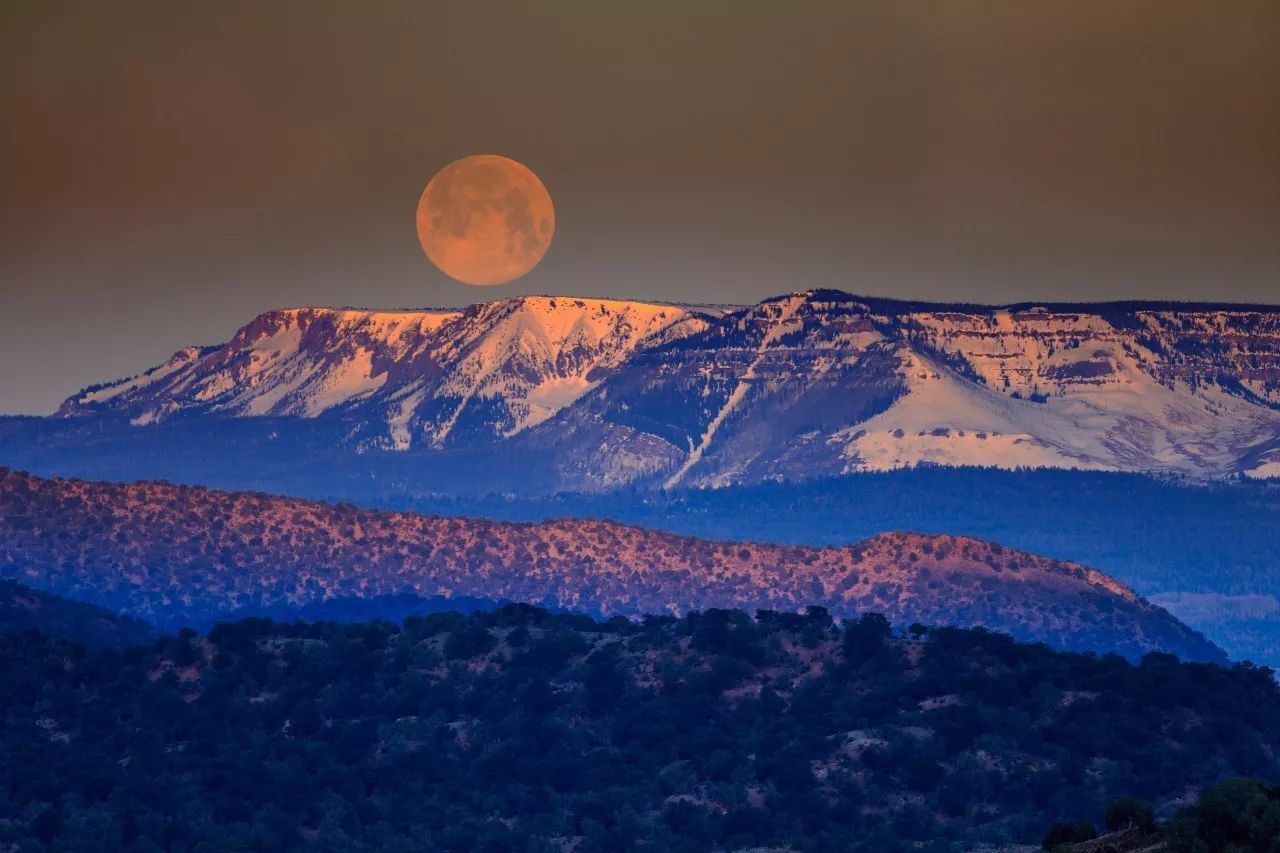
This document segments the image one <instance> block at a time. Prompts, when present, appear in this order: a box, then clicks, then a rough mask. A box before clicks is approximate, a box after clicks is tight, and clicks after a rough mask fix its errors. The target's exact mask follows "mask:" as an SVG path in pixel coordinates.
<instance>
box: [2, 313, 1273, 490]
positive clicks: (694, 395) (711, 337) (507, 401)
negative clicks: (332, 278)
mask: <svg viewBox="0 0 1280 853" xmlns="http://www.w3.org/2000/svg"><path fill="white" fill-rule="evenodd" d="M38 421H39V422H33V421H31V420H27V421H21V422H14V421H10V422H8V424H7V425H6V427H5V429H4V430H3V432H4V433H5V434H6V435H7V436H9V437H10V440H9V442H8V446H7V447H6V448H5V453H6V455H7V456H6V458H4V459H3V460H0V461H4V462H6V463H7V464H15V465H23V466H25V467H39V466H38V464H37V462H38V460H36V459H35V457H34V456H33V455H32V453H31V452H11V450H10V448H11V447H13V446H15V445H17V446H21V447H28V446H35V445H42V446H46V447H53V448H55V449H56V451H57V452H58V453H59V454H61V456H60V457H59V458H61V459H63V460H65V461H68V463H69V464H68V465H67V466H65V467H66V468H67V470H77V472H78V471H79V470H85V471H88V472H89V473H93V471H92V470H91V469H92V467H93V465H95V464H96V463H97V457H98V456H102V455H106V456H112V457H113V458H115V459H117V460H121V466H122V468H123V469H126V470H133V471H134V472H135V474H136V475H141V474H140V473H139V472H143V473H146V474H148V475H151V474H152V473H154V472H152V471H150V470H149V469H146V468H145V461H146V460H145V456H146V455H147V454H146V453H145V451H143V450H141V449H138V448H146V447H149V446H150V447H155V446H160V445H163V446H164V447H165V448H166V453H165V456H166V459H167V461H166V463H165V464H166V465H167V466H168V467H169V469H172V471H173V473H174V474H175V475H176V476H177V477H178V478H186V477H185V474H184V467H183V466H184V464H186V462H184V460H188V461H189V460H190V459H191V458H192V457H193V455H194V454H196V453H197V452H199V453H208V452H211V451H210V448H211V447H213V446H215V445H217V446H222V445H225V446H226V448H227V449H226V454H228V455H230V454H246V453H248V454H251V455H252V454H257V456H255V457H254V458H255V460H257V461H255V463H254V464H255V465H266V466H267V468H271V467H272V466H274V467H275V468H276V469H279V470H284V469H285V468H286V467H287V466H288V464H289V463H290V460H291V459H292V457H293V456H295V455H296V453H297V452H298V450H299V448H300V447H309V446H311V445H314V446H315V447H317V448H321V449H322V452H324V453H326V454H330V455H333V456H334V458H335V459H337V460H339V461H338V463H337V464H340V465H341V464H348V465H350V464H353V463H351V459H352V458H353V457H357V456H358V457H360V459H361V466H360V467H366V468H369V469H370V470H372V469H373V468H375V467H376V464H379V463H375V462H373V461H371V460H375V459H376V460H381V462H380V464H383V465H384V466H386V468H387V469H388V470H390V471H397V470H398V471H409V470H415V471H417V472H418V474H417V476H418V478H419V479H429V480H434V481H437V482H438V483H439V488H440V489H441V490H442V491H454V492H457V491H460V490H465V489H468V488H471V489H479V490H496V491H509V492H527V493H553V492H556V491H566V490H570V491H601V490H608V489H611V488H617V487H640V488H659V487H661V488H667V489H673V488H681V487H706V486H711V487H719V486H729V485H741V484H752V483H759V482H768V481H782V480H787V481H797V480H805V479H812V478H820V477H829V476H833V475H840V474H847V473H854V472H862V471H881V470H890V469H895V468H903V467H912V466H920V465H941V466H975V465H976V466H994V467H1000V468H1019V467H1052V468H1070V469H1088V470H1101V471H1129V472H1141V473H1153V474H1171V475H1179V476H1186V477H1193V478H1202V479H1215V478H1230V477H1237V476H1249V477H1259V478H1262V477H1269V476H1275V475H1280V308H1275V307H1266V306H1231V305H1217V306H1215V305H1184V304H1165V303H1111V304H1096V305H1054V304H1046V305H1032V304H1022V305H1010V306H994V307H993V306H969V305H937V304H927V303H911V302H899V301H893V300H885V299H875V298H867V297H860V296H853V295H850V294H847V293H843V292H839V291H830V290H823V291H806V292H800V293H792V294H788V295H784V296H780V297H776V298H773V299H768V300H765V301H764V302H761V303H760V304H758V305H752V306H745V307H735V306H711V307H708V306H684V305H671V304H652V303H643V302H629V301H618V300H602V299H585V298H566V297H541V296H538V297H534V296H526V297H515V298H511V299H503V300H498V301H494V302H487V303H480V304H477V305H472V306H470V307H468V308H466V309H465V310H460V311H446V310H426V311H400V312H380V311H364V310H349V309H342V310H338V309H326V308H300V309H290V310H282V311H272V312H269V313H267V314H264V315H262V316H260V317H258V318H256V319H254V320H253V321H252V322H251V323H249V324H248V325H246V326H245V327H243V328H242V329H240V330H239V331H238V332H237V333H236V334H235V335H234V336H233V337H232V339H231V340H230V341H229V342H227V343H226V344H222V345H219V346H213V347H204V348H198V347H190V348H186V349H183V350H180V351H179V352H178V353H176V354H175V355H174V356H173V357H171V358H170V359H169V360H167V361H166V362H164V363H163V364H160V365H158V366H156V367H153V368H151V369H150V370H147V371H145V372H144V373H142V374H140V375H138V376H135V377H132V378H128V379H123V380H117V381H113V382H109V383H106V384H103V385H99V386H95V387H91V388H88V389H85V390H84V391H81V392H79V393H77V394H75V395H73V396H72V397H70V398H69V399H68V400H67V401H66V402H65V403H64V404H63V405H62V406H61V407H60V408H59V410H58V412H57V414H56V415H55V416H54V417H53V418H51V419H38ZM15 431H17V432H18V433H20V434H21V439H20V440H19V439H15V438H13V437H12V436H14V434H15ZM211 431H212V432H213V433H214V434H215V436H214V440H213V443H212V444H211V443H210V442H209V441H207V440H205V438H204V437H205V436H208V435H209V433H210V432H211ZM86 432H87V433H91V434H94V435H97V436H99V437H103V436H109V440H106V439H104V440H103V441H101V442H98V443H97V444H95V443H94V442H93V441H92V440H90V441H86V440H85V434H86ZM191 435H200V436H202V438H201V439H198V440H197V439H190V438H189V436H191ZM33 436H38V437H39V440H34V439H33ZM228 436H234V438H229V437H228ZM184 440H190V441H192V442H193V443H194V444H195V445H196V446H197V449H195V450H193V449H192V448H190V447H188V448H185V449H184V447H183V446H182V442H183V441H184ZM131 442H134V444H131ZM0 443H3V442H2V441H0ZM220 443H221V444H220ZM135 445H136V446H135ZM131 447H132V448H134V449H129V448H131ZM95 455H96V456H95ZM498 457H501V458H502V459H503V460H504V462H503V463H502V464H495V465H489V466H487V467H486V464H485V463H486V461H487V460H493V459H495V458H498ZM512 460H520V464H519V465H512V464H510V463H511V461H512ZM77 466H78V467H77ZM415 466H417V467H416V468H415ZM165 473H167V471H166V472H165ZM281 485H287V483H283V482H282V484H281Z"/></svg>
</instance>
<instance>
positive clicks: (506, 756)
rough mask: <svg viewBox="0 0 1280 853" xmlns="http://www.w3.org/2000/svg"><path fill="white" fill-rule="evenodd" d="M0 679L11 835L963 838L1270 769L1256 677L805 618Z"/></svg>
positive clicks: (12, 651)
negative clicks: (1126, 797)
mask: <svg viewBox="0 0 1280 853" xmlns="http://www.w3.org/2000/svg"><path fill="white" fill-rule="evenodd" d="M0 695H3V696H4V697H5V699H6V702H5V703H4V705H3V706H2V707H0V715H2V718H3V719H2V721H0V740H2V742H0V754H3V755H4V756H5V761H4V762H3V763H0V845H3V844H10V845H15V846H16V849H17V850H19V851H43V850H58V851H78V850H101V849H104V848H111V849H123V850H146V851H154V850H173V851H196V850H199V851H223V850H228V851H229V850H237V851H239V850H288V849H297V850H301V849H306V850H333V851H337V850H342V851H347V850H393V851H394V850H400V851H409V850H452V851H470V850H495V851H496V850H538V851H540V850H568V849H573V850H576V851H580V852H581V853H586V851H613V850H633V849H651V850H652V849H659V850H687V851H705V850H742V849H749V848H756V847H768V848H775V849H784V850H785V849H791V850H805V851H809V850H815V851H816V850H865V851H876V853H886V851H894V850H906V849H915V850H921V849H922V850H932V851H942V850H946V851H952V850H963V849H972V848H973V846H974V845H977V844H979V843H983V842H991V843H1020V844H1026V843H1030V844H1032V845H1035V844H1038V843H1039V841H1040V839H1041V838H1043V837H1044V836H1045V833H1046V831H1047V830H1048V828H1049V827H1050V826H1051V825H1052V824H1053V823H1054V822H1056V821H1059V820H1068V819H1070V820H1078V819H1080V818H1081V817H1088V816H1092V819H1094V820H1095V821H1098V820H1099V819H1100V818H1101V816H1102V811H1103V808H1104V805H1105V804H1106V803H1107V802H1108V801H1110V800H1111V799H1112V798H1113V797H1115V796H1118V795H1136V796H1141V797H1144V798H1147V799H1149V800H1151V801H1153V802H1155V803H1156V804H1157V807H1158V808H1160V809H1161V810H1164V811H1167V810H1169V809H1170V808H1172V807H1173V805H1174V804H1175V802H1176V801H1180V800H1182V798H1185V797H1187V796H1189V795H1190V794H1192V793H1193V792H1195V791H1197V790H1200V789H1202V788H1204V787H1206V786H1208V785H1209V784H1211V783H1213V782H1215V781H1217V780H1219V779H1222V778H1226V777H1229V776H1234V775H1249V776H1255V777H1259V778H1265V779H1275V778H1277V777H1278V776H1280V763H1278V760H1277V755H1278V754H1280V693H1278V691H1277V688H1276V685H1275V682H1274V681H1273V679H1272V676H1271V673H1270V672H1269V671H1267V670H1261V669H1256V668H1253V667H1248V666H1237V667H1235V668H1231V669H1228V668H1223V667H1219V666H1215V665H1209V664H1183V663H1179V662H1178V661H1176V660H1175V659H1173V658H1171V657H1169V656H1167V655H1161V654H1153V655H1149V656H1147V657H1146V658H1145V659H1144V660H1143V661H1142V662H1141V664H1139V665H1133V664H1130V663H1128V662H1126V661H1124V660H1123V659H1121V658H1119V657H1115V656H1108V657H1103V658H1098V657H1093V656H1087V655H1080V654H1068V653H1058V652H1054V651H1051V650H1050V649H1048V648H1047V647H1044V646H1041V645H1022V644H1018V643H1015V642H1014V641H1012V640H1010V639H1009V638H1007V637H1004V636H1000V635H995V634H991V633H988V632H984V631H977V630H959V629H937V630H933V631H926V630H925V629H923V628H920V627H919V626H914V627H913V628H912V629H911V630H909V631H907V632H905V635H904V636H900V637H894V636H892V635H891V634H890V631H889V626H888V625H887V623H886V622H885V621H884V620H883V619H881V618H879V617H876V616H867V617H863V618H861V619H860V620H858V621H855V622H851V623H846V624H843V625H841V624H835V623H833V622H832V620H831V618H830V617H829V616H828V615H827V614H826V613H825V612H823V611H821V610H812V611H810V612H808V613H807V614H805V615H793V614H779V613H769V612H766V613H761V614H759V615H758V616H757V617H755V618H752V617H749V616H747V615H746V614H744V613H742V612H739V611H708V612H705V613H701V614H693V615H690V616H688V617H686V618H683V619H679V620H677V619H674V618H671V617H660V618H649V619H646V620H644V621H643V622H629V621H627V620H625V619H621V618H617V619H614V620H611V621H609V622H606V623H598V622H593V621H592V620H590V619H588V618H585V617H582V616H573V615H555V614H551V613H548V612H546V611H543V610H539V609H536V608H532V607H528V606H523V605H512V606H507V607H504V608H501V609H499V610H497V611H494V612H492V613H478V614H472V615H469V616H463V615H459V614H433V615H430V616H426V617H419V618H411V619H409V620H407V621H406V622H405V624H404V625H403V627H402V628H397V627H395V626H392V625H390V624H387V623H369V624H358V625H338V624H333V623H320V624H295V625H280V624H276V623H272V622H270V621H267V620H245V621H241V622H237V623H231V624H224V625H221V626H219V627H217V628H216V629H214V630H213V631H212V632H210V634H209V635H208V636H207V637H206V636H199V635H196V634H194V633H191V632H188V633H185V634H183V635H181V636H179V637H176V638H168V639H164V640H161V641H159V642H157V643H156V644H154V645H150V646H145V647H137V648H132V649H127V650H111V649H102V650H89V649H86V648H85V647H82V646H78V645H75V644H72V643H68V642H66V641H62V640H56V639H48V638H43V637H39V636H36V635H34V634H30V633H27V634H19V635H7V636H0ZM916 842H920V846H915V844H916Z"/></svg>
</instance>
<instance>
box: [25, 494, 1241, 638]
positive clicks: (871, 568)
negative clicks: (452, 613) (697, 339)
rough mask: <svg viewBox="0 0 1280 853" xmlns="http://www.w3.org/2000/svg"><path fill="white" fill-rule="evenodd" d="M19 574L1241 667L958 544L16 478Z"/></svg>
mask: <svg viewBox="0 0 1280 853" xmlns="http://www.w3.org/2000/svg"><path fill="white" fill-rule="evenodd" d="M0 571H2V572H3V573H4V574H6V575H8V576H10V577H17V578H19V579H21V580H23V581H24V582H26V583H31V584H35V585H38V586H41V587H45V588H49V589H52V590H54V591H56V592H59V593H63V594H73V595H75V596H76V597H78V598H82V599H85V600H90V601H95V602H99V603H104V604H109V605H111V606H114V607H121V608H125V609H127V610H129V611H131V612H135V613H138V614H145V615H147V616H149V617H151V618H153V619H158V620H178V621H181V620H193V619H195V620H203V619H207V618H209V617H210V616H212V615H216V614H219V613H225V612H228V611H233V610H237V609H240V608H246V607H265V606H273V605H290V606H299V605H305V604H309V603H312V602H316V601H321V600H324V599H327V598H345V597H355V596H358V597H373V596H377V595H396V594H401V593H411V594H414V595H420V596H433V595H446V596H452V595H466V596H476V597H483V598H489V599H494V600H512V601H530V602H535V603H541V602H545V603H550V604H555V605H559V606H564V607H569V608H573V609H581V610H586V611H589V612H596V613H602V614H624V615H640V614H645V613H664V612H670V613H681V612H688V611H690V610H693V609H703V608H707V607H742V608H747V609H756V608H768V609H776V610H795V609H797V608H800V607H804V606H807V605H811V604H818V605H823V606H825V607H827V608H828V609H829V610H830V611H831V612H832V613H834V614H836V615H839V616H844V615H855V614H859V613H863V612H868V611H876V612H880V613H884V614H885V615H886V616H888V617H889V618H890V619H891V620H892V621H893V622H895V623H899V624H907V623H911V622H917V621H919V622H925V623H929V624H951V625H984V626H987V627H991V628H995V629H998V630H1001V631H1007V632H1008V633H1010V634H1012V635H1013V636H1015V637H1018V638H1022V639H1029V640H1042V641H1045V642H1048V643H1051V644H1053V645H1055V646H1058V647H1061V648H1069V649H1094V650H1107V651H1117V652H1119V653H1122V654H1126V655H1129V656H1136V655H1140V654H1142V653H1143V652H1145V651H1148V650H1151V649H1164V650H1167V651H1171V652H1174V653H1176V654H1179V655H1181V656H1184V657H1187V658H1190V659H1196V660H1222V659H1224V655H1223V654H1222V652H1221V651H1220V650H1219V649H1217V648H1216V647H1215V646H1213V645H1212V644H1211V643H1209V642H1208V641H1207V640H1205V639H1204V638H1203V637H1202V636H1200V635H1199V634H1197V633H1195V632H1194V631H1192V630H1190V629H1189V628H1187V627H1186V626H1185V625H1183V624H1182V623H1180V622H1178V621H1177V620H1176V619H1174V618H1173V617H1172V616H1170V615H1169V614H1168V613H1167V612H1166V611H1164V610H1162V609H1160V608H1159V607H1156V606H1154V605H1152V604H1150V603H1149V602H1147V601H1146V600H1144V599H1142V598H1141V597H1139V596H1137V595H1136V594H1134V593H1133V592H1132V590H1130V589H1129V588H1128V587H1126V586H1124V585H1122V584H1120V583H1119V582H1117V581H1115V580H1114V579H1112V578H1110V577H1108V576H1106V575H1103V574H1102V573H1100V572H1097V571H1094V570H1092V569H1087V568H1085V567H1083V566H1080V565H1077V564H1073V563H1066V562H1062V561H1057V560H1050V559H1046V558H1044V557H1038V556H1035V555H1032V554H1026V553H1023V552H1018V551H1012V550H1009V549H1006V548H1003V547H1001V546H1000V545H997V544H995V543H989V542H982V541H979V540H975V539H968V538H965V537H956V536H926V535H922V534H912V533H888V534H882V535H880V536H876V537H873V538H871V539H868V540H866V541H864V542H861V543H859V544H858V545H855V546H852V547H846V548H807V547H800V546H777V545H761V544H756V543H749V542H709V541H705V540H700V539H691V538H688V537H681V536H676V535H673V534H668V533H661V532H657V531H653V530H646V529H644V528H637V527H628V526H624V525H620V524H615V523H611V522H602V521H570V520H564V521H551V522H545V523H540V524H516V523H497V522H490V521H484V520H476V519H460V518H440V517H431V516H419V515H412V514H408V513H389V512H377V511H372V510H361V509H357V508H355V507H351V506H346V505H336V506H335V505H329V504H321V503H312V502H307V501H301V500H296V499H288V498H275V497H268V496H265V495H261V494H254V493H228V492H217V491H209V490H205V489H200V488H191V487H184V486H173V485H169V484H165V483H141V484H135V485H116V484H106V483H87V482H82V481H68V480H46V479H39V478H34V477H30V476H28V475H25V474H21V473H15V472H10V471H7V470H4V471H3V473H0Z"/></svg>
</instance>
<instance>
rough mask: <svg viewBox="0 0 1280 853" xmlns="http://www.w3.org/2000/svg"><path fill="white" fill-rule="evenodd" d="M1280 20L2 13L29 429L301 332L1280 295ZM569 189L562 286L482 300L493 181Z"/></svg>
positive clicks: (797, 6)
mask: <svg viewBox="0 0 1280 853" xmlns="http://www.w3.org/2000/svg"><path fill="white" fill-rule="evenodd" d="M1278 43H1280V4H1278V3H1276V2H1274V0H1232V2H1231V3H1228V4H1209V3H1203V2H1182V0H1141V1H1140V2H1134V1H1133V0H1098V2H1094V0H1080V2H1072V3H1050V2H1038V0H1030V2H1029V1H1028V0H981V2H979V0H946V2H941V1H939V2H929V0H920V2H909V3H906V2H904V3H884V2H880V0H875V2H855V0H803V2H782V0H776V2H759V0H735V1H734V2H719V0H646V2H643V3H631V2H622V1H621V0H546V2H540V3H530V2H512V3H499V2H491V0H472V2H465V3H464V2H456V0H455V2H431V0H415V2H409V0H397V2H393V1H392V0H369V2H363V3H356V2H350V0H343V2H336V0H309V2H290V0H273V2H271V3H260V2H253V3H240V2H219V3H196V2H174V0H166V2H132V0H124V2H120V3H110V4H108V3H83V2H58V0H6V2H5V3H4V4H2V5H0V66H3V74H2V75H0V111H2V114H3V115H4V116H5V121H4V123H3V127H0V170H3V181H2V184H0V186H2V189H0V413H45V412H49V411H51V410H52V409H53V408H54V407H56V405H57V403H58V402H59V401H60V400H61V399H63V398H64V397H66V396H68V395H69V394H70V393H72V392H74V391H75V390H76V389H78V388H80V387H82V386H85V385H88V384H90V383H94V382H100V381H104V380H108V379H112V378H115V377H118V376H123V375H132V374H134V373H137V372H139V371H141V370H143V369H145V368H147V367H149V366H151V365H153V364H155V363H158V362H159V361H161V360H163V359H164V358H165V357H167V356H168V355H169V354H170V353H172V352H173V351H175V350H176V349H178V348H179V347H181V346H184V345H187V344H209V343H216V342H219V341H223V340H226V339H227V338H229V337H230V336H231V334H232V333H233V332H234V331H235V329H236V328H237V327H239V326H240V325H243V324H244V323H246V322H248V321H249V320H250V319H252V317H253V316H254V315H256V314H258V313H260V312H262V311H265V310H269V309H272V308H278V307H285V306H293V305H351V306H360V307H381V308H391V307H419V306H434V305H460V304H466V303H469V302H474V301H478V300H482V299H492V298H501V297H505V296H511V295H514V294H519V293H552V294H566V295H569V294H572V295H589V296H614V297H627V298H640V299H662V300H675V301H686V302H748V301H756V300H759V299H761V298H764V297H766V296H769V295H773V294H776V293H781V292H787V291H791V290H801V289H808V288H812V287H837V288H840V289H843V290H848V291H852V292H855V293H867V294H874V295H881V296H893V297H901V298H923V299H938V300H949V301H954V300H961V301H976V302H1009V301H1024V300H1039V299H1043V300H1046V301H1048V300H1055V301H1061V300H1101V299H1117V298H1148V299H1166V298H1167V299H1183V300H1207V299H1211V300H1237V301H1253V302H1259V301H1262V302H1280V239H1277V235H1280V156H1278V155H1277V152H1280V50H1277V48H1276V45H1277V44H1278ZM475 153H496V154H502V155H504V156H507V157H511V158H513V159H516V160H519V161H520V162H522V163H524V164H526V165H527V166H529V167H530V168H531V169H532V170H533V171H534V172H536V173H537V174H538V175H539V177H540V178H541V179H542V181H543V182H544V183H545V184H546V186H547V188H548V190H549V191H550V192H551V195H552V197H553V199H554V200H555V204H556V239H555V242H554V244H553V245H552V246H551V249H550V251H549V252H548V254H547V256H546V257H545V259H544V260H543V262H542V264H541V265H540V266H539V267H538V268H536V269H535V270H534V271H533V272H531V273H530V274H529V275H528V276H526V277H525V278H523V279H520V280H519V281H517V282H514V283H512V284H510V285H504V286H500V287H494V288H472V287H467V286H464V285H461V284H457V283H454V282H451V281H450V280H449V279H447V278H445V277H444V276H443V275H442V274H441V273H439V272H438V271H437V270H436V269H435V268H434V267H432V266H431V264H430V263H429V262H428V261H427V260H426V259H425V257H424V256H423V254H422V251H421V249H420V247H419V245H418V241H417V239H416V237H415V233H414V211H415V207H416V205H417V201H418V197H419V195H420V194H421V192H422V189H423V187H424V186H425V185H426V183H427V181H428V180H429V179H430V178H431V176H432V175H433V174H434V173H435V172H436V171H437V170H438V169H439V168H441V167H442V166H444V165H445V164H447V163H449V162H450V161H452V160H455V159H457V158H459V157H462V156H465V155H468V154H475Z"/></svg>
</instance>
